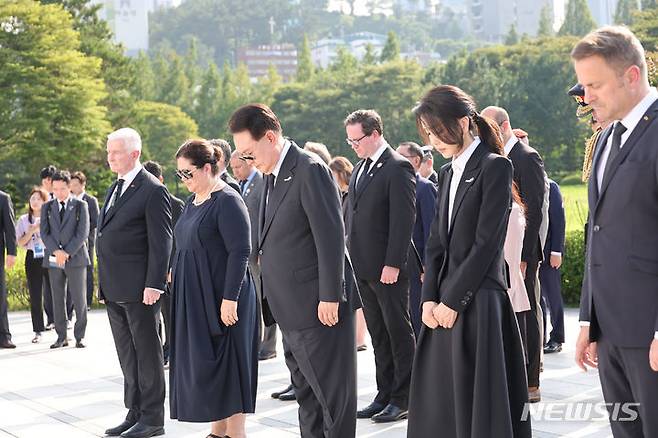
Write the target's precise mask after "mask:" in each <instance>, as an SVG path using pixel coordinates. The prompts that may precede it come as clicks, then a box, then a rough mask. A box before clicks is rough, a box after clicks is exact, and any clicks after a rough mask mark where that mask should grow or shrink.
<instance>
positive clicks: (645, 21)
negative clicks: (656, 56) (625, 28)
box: [631, 9, 658, 52]
mask: <svg viewBox="0 0 658 438" xmlns="http://www.w3.org/2000/svg"><path fill="white" fill-rule="evenodd" d="M631 30H632V31H633V32H634V33H635V35H636V36H637V37H638V38H639V39H640V41H641V42H642V46H643V47H644V49H645V50H646V51H648V52H655V51H658V9H647V10H643V11H642V12H636V13H635V15H634V16H633V25H632V26H631Z"/></svg>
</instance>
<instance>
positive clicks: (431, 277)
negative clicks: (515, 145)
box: [421, 143, 512, 312]
mask: <svg viewBox="0 0 658 438" xmlns="http://www.w3.org/2000/svg"><path fill="white" fill-rule="evenodd" d="M451 178H452V167H451V164H450V163H448V164H446V165H444V166H443V167H442V168H441V171H440V172H439V187H440V189H439V195H438V197H437V207H436V216H435V218H434V221H433V222H432V230H431V232H430V238H429V240H428V242H427V247H426V249H425V281H424V283H423V292H422V299H421V303H423V302H425V301H436V302H437V303H438V302H443V303H444V304H446V305H447V306H448V307H450V308H451V309H453V310H456V311H457V312H463V311H464V310H466V308H467V307H468V305H469V304H470V303H471V301H472V300H473V298H474V295H475V294H476V293H477V291H478V290H479V289H483V288H485V289H500V290H504V291H506V290H507V289H508V285H509V282H508V274H507V266H506V264H505V258H504V255H503V246H504V243H505V234H506V232H507V221H508V218H509V213H510V210H511V208H512V164H511V163H510V161H509V160H508V159H507V158H505V157H502V156H500V155H497V154H493V153H491V152H489V147H488V146H487V145H486V144H484V143H480V145H479V146H478V147H477V149H476V150H475V151H474V152H473V155H472V156H471V158H470V159H469V160H468V162H467V163H466V167H465V169H464V174H463V175H462V178H461V181H460V182H459V186H458V187H457V193H456V194H455V201H454V205H453V209H452V219H451V223H452V229H451V230H450V232H449V231H448V203H449V197H450V182H451Z"/></svg>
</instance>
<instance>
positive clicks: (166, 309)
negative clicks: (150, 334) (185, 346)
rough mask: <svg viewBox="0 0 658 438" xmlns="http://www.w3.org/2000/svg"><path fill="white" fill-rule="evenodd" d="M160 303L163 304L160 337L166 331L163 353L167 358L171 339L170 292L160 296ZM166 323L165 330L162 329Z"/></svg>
mask: <svg viewBox="0 0 658 438" xmlns="http://www.w3.org/2000/svg"><path fill="white" fill-rule="evenodd" d="M170 290H171V289H170ZM160 303H161V304H160V305H161V306H162V308H161V311H162V324H161V326H160V328H159V330H158V334H159V335H160V338H162V333H163V331H164V338H165V340H164V343H163V344H162V354H163V356H164V357H165V358H167V360H168V359H169V345H170V343H169V340H170V339H171V295H170V294H169V293H164V294H162V296H161V297H160ZM162 325H164V330H163V329H162Z"/></svg>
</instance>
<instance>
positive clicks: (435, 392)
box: [407, 289, 532, 438]
mask: <svg viewBox="0 0 658 438" xmlns="http://www.w3.org/2000/svg"><path fill="white" fill-rule="evenodd" d="M524 362H525V361H524V353H523V346H522V343H521V337H520V334H519V328H518V325H517V322H516V317H515V315H514V310H513V309H512V304H511V303H510V301H509V298H508V296H507V292H505V291H502V290H491V289H480V290H479V291H478V292H477V293H476V294H475V299H474V300H473V302H472V303H471V305H470V306H469V307H468V308H467V309H466V311H465V312H463V313H461V314H459V316H458V318H457V321H456V322H455V325H454V326H453V327H452V329H443V328H437V329H435V330H432V329H430V328H428V327H426V326H425V325H423V327H422V329H421V333H420V336H419V338H418V343H417V346H416V356H415V360H414V367H413V373H412V377H411V393H410V400H409V425H408V435H407V436H408V437H409V438H435V437H438V436H442V437H450V438H512V437H513V438H524V437H528V438H530V437H531V436H532V431H531V427H530V417H529V416H528V418H527V420H526V421H522V414H523V410H524V406H525V404H526V403H527V402H528V384H527V377H526V367H525V363H524Z"/></svg>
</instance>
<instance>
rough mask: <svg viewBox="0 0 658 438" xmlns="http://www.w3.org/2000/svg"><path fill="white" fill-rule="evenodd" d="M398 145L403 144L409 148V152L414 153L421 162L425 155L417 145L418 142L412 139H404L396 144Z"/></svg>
mask: <svg viewBox="0 0 658 438" xmlns="http://www.w3.org/2000/svg"><path fill="white" fill-rule="evenodd" d="M399 146H404V147H406V148H407V149H409V153H410V154H411V155H414V156H416V157H418V158H420V161H421V163H422V162H423V158H424V156H425V153H424V152H423V149H422V148H421V147H420V146H419V145H418V143H416V142H413V141H404V142H402V143H400V144H399V145H398V147H399Z"/></svg>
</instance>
